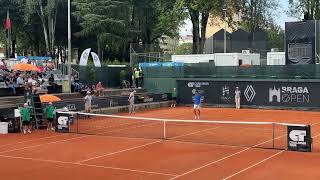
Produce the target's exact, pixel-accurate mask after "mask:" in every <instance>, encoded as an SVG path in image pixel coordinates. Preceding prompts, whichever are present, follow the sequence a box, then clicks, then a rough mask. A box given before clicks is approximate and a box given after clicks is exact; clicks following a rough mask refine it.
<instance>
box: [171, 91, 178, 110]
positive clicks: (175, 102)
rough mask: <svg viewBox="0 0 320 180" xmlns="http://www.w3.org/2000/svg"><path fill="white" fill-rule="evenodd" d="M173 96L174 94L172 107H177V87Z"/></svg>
mask: <svg viewBox="0 0 320 180" xmlns="http://www.w3.org/2000/svg"><path fill="white" fill-rule="evenodd" d="M171 96H172V102H171V107H176V104H177V89H176V88H173V91H172V94H171Z"/></svg>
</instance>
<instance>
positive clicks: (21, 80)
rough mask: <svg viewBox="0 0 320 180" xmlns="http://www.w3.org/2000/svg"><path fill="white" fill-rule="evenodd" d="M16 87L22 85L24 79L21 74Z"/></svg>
mask: <svg viewBox="0 0 320 180" xmlns="http://www.w3.org/2000/svg"><path fill="white" fill-rule="evenodd" d="M17 85H18V86H22V85H24V79H23V77H22V75H21V74H20V75H19V77H18V78H17Z"/></svg>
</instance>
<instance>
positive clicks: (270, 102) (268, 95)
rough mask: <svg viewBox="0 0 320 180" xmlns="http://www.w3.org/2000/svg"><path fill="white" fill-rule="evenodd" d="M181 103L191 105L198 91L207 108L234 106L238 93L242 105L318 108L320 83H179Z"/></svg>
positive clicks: (190, 81) (185, 81) (192, 81)
mask: <svg viewBox="0 0 320 180" xmlns="http://www.w3.org/2000/svg"><path fill="white" fill-rule="evenodd" d="M177 87H178V100H179V102H180V103H182V104H192V96H193V95H194V93H195V91H196V90H198V91H199V92H200V93H201V94H202V95H203V96H204V98H205V102H204V103H207V104H230V105H231V104H235V103H234V97H235V89H236V87H239V89H240V91H241V95H240V97H241V98H240V99H241V104H242V105H255V106H279V107H319V104H320V96H319V95H318V92H320V82H311V81H310V82H303V81H301V82H289V81H211V80H208V81H202V80H201V81H194V80H178V81H177Z"/></svg>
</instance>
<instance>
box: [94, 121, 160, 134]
mask: <svg viewBox="0 0 320 180" xmlns="http://www.w3.org/2000/svg"><path fill="white" fill-rule="evenodd" d="M137 124H140V123H137ZM156 124H159V122H153V123H145V124H142V125H141V126H134V127H128V128H121V129H116V130H112V131H109V132H103V133H98V134H97V135H104V134H107V133H110V132H119V131H123V130H128V129H135V128H139V127H145V126H152V125H156Z"/></svg>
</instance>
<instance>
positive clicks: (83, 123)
mask: <svg viewBox="0 0 320 180" xmlns="http://www.w3.org/2000/svg"><path fill="white" fill-rule="evenodd" d="M64 114H68V113H64ZM70 115H73V117H74V120H73V122H72V123H71V124H70V127H69V132H73V133H79V134H89V135H101V136H112V137H126V138H146V139H165V140H170V141H182V142H192V143H207V144H218V145H227V146H242V147H256V148H271V149H286V148H287V138H288V127H289V126H300V127H306V126H308V125H303V124H288V123H275V122H240V121H210V120H207V121H202V120H173V119H158V118H144V117H132V116H117V115H104V114H89V113H80V112H77V113H71V112H70Z"/></svg>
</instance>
